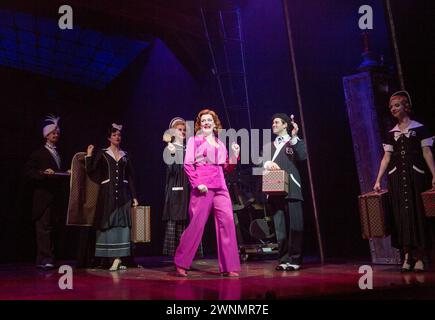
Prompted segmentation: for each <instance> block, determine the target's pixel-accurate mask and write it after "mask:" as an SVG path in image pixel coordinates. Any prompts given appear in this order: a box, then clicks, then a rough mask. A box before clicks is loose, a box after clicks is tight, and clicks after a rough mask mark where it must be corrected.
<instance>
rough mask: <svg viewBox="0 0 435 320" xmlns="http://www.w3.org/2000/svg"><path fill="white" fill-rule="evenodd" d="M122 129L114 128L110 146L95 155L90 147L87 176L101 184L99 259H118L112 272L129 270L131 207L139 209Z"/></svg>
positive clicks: (96, 249) (99, 197)
mask: <svg viewBox="0 0 435 320" xmlns="http://www.w3.org/2000/svg"><path fill="white" fill-rule="evenodd" d="M121 130H122V126H121V125H117V124H112V125H111V127H110V129H109V130H108V135H107V139H108V140H109V142H110V146H109V147H108V148H106V149H101V150H98V151H96V152H94V146H93V145H89V146H88V149H87V156H86V157H85V166H86V172H87V173H88V174H89V175H90V176H92V177H94V179H96V180H97V181H99V182H100V183H101V187H100V191H99V194H98V201H97V208H96V212H95V228H96V230H97V232H96V247H95V256H96V257H110V258H114V260H113V263H112V266H111V267H110V270H111V271H116V270H120V269H125V266H123V265H122V264H121V262H122V261H121V257H128V256H130V254H131V243H130V238H131V236H130V228H131V212H130V211H131V206H132V205H133V206H137V205H138V202H137V200H136V191H135V188H134V179H133V169H132V165H131V159H130V156H129V154H128V153H127V152H125V151H123V150H121V147H120V146H121Z"/></svg>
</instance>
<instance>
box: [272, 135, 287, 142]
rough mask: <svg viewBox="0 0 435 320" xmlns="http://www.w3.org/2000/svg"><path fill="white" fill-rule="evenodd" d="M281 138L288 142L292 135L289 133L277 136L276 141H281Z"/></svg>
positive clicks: (282, 140)
mask: <svg viewBox="0 0 435 320" xmlns="http://www.w3.org/2000/svg"><path fill="white" fill-rule="evenodd" d="M279 140H281V142H287V141H289V140H290V135H289V134H286V135H285V136H277V137H276V138H275V142H276V143H279Z"/></svg>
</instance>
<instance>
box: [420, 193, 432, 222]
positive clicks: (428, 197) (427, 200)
mask: <svg viewBox="0 0 435 320" xmlns="http://www.w3.org/2000/svg"><path fill="white" fill-rule="evenodd" d="M421 198H422V199H423V206H424V212H425V214H426V217H428V218H431V217H435V190H433V189H430V190H428V191H425V192H423V193H422V194H421Z"/></svg>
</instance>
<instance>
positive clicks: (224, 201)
mask: <svg viewBox="0 0 435 320" xmlns="http://www.w3.org/2000/svg"><path fill="white" fill-rule="evenodd" d="M211 210H213V211H214V221H215V225H216V238H217V246H218V248H217V249H218V259H219V271H220V272H239V271H240V259H239V253H238V247H237V239H236V228H235V225H234V216H233V207H232V204H231V199H230V196H229V194H228V190H226V189H221V188H219V189H209V190H208V192H207V193H201V192H200V191H199V190H198V189H196V188H195V189H193V190H192V193H191V195H190V204H189V215H190V223H189V226H188V227H187V228H186V229H185V230H184V232H183V234H182V236H181V239H180V244H179V245H178V248H177V251H176V252H175V258H174V263H175V265H177V266H179V267H182V268H184V269H189V268H190V265H191V264H192V260H193V258H194V257H195V254H196V252H197V249H198V246H199V244H200V242H201V239H202V234H203V232H204V227H205V224H206V223H207V219H208V217H209V215H210V212H211Z"/></svg>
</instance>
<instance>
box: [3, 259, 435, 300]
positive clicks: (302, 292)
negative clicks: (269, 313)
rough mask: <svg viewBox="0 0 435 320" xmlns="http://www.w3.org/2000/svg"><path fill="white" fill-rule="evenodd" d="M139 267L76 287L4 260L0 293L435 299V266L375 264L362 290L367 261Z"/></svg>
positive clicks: (84, 279)
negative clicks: (287, 266)
mask: <svg viewBox="0 0 435 320" xmlns="http://www.w3.org/2000/svg"><path fill="white" fill-rule="evenodd" d="M137 261H138V262H140V265H141V267H140V268H129V269H128V270H124V271H117V272H109V271H107V270H102V269H78V270H74V273H73V289H72V290H61V289H59V286H58V282H59V278H60V277H61V274H59V273H58V270H52V271H45V272H43V271H38V270H37V269H35V268H34V267H33V266H32V265H2V266H0V274H1V276H0V299H3V300H16V299H31V300H38V299H49V300H71V299H74V300H96V299H97V300H113V299H116V300H118V299H120V300H138V299H146V300H156V299H158V300H167V299H171V300H172V299H174V300H186V299H188V300H209V299H213V300H240V299H294V298H303V299H307V298H308V299H310V298H315V299H318V298H321V299H323V298H333V299H335V298H340V299H354V298H355V299H358V298H364V299H366V298H373V299H388V298H405V299H409V298H425V299H435V272H434V271H433V270H432V271H428V272H425V273H422V274H417V273H406V274H402V273H400V272H399V266H379V265H377V266H373V286H374V288H373V290H361V289H360V288H359V286H358V281H359V279H360V277H361V274H359V273H358V270H359V267H360V266H361V265H364V264H367V263H364V262H356V261H355V262H347V263H327V264H324V265H320V264H316V263H307V264H305V265H304V269H302V270H300V271H298V272H280V271H275V265H276V262H275V261H274V260H265V261H249V262H247V263H245V264H242V272H241V275H240V278H224V277H222V276H221V275H220V274H219V272H218V267H217V260H216V259H200V260H197V261H195V262H194V264H193V266H192V267H193V270H192V271H190V272H189V277H188V278H179V277H176V276H175V273H174V272H175V270H174V267H173V265H172V263H171V261H170V260H168V259H167V258H165V257H148V258H143V259H140V260H137Z"/></svg>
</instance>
